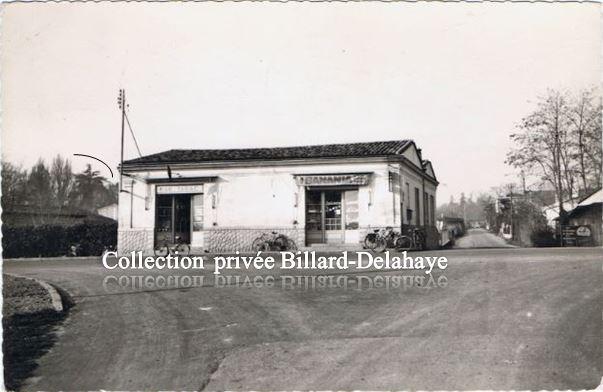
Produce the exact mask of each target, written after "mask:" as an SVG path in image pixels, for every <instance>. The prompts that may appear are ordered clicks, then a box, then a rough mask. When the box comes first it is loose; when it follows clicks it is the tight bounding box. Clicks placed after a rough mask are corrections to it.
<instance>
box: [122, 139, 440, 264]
mask: <svg viewBox="0 0 603 392" xmlns="http://www.w3.org/2000/svg"><path fill="white" fill-rule="evenodd" d="M123 173H124V178H123V189H122V192H120V197H119V239H118V250H119V252H120V253H126V252H131V251H132V250H143V251H148V252H150V251H152V249H153V247H154V244H155V243H156V242H158V241H160V242H162V241H166V240H167V241H173V240H174V237H175V236H180V238H182V239H183V240H184V241H186V242H188V243H190V244H191V247H192V248H193V250H208V251H211V252H219V251H234V250H241V251H244V250H250V247H251V243H252V242H253V239H255V238H256V237H258V236H259V235H260V234H261V233H264V232H270V231H277V232H279V233H283V234H285V235H287V236H289V237H291V238H292V239H294V240H295V241H296V243H297V244H298V246H311V245H312V244H319V243H328V244H359V243H360V242H361V241H362V240H363V238H364V236H365V234H366V233H367V231H368V230H369V229H374V228H381V227H386V226H393V227H396V228H399V227H401V225H414V226H427V227H435V206H436V189H437V185H438V181H437V179H436V176H435V174H434V171H433V167H432V165H431V163H430V162H429V161H427V160H423V159H422V157H421V150H419V149H417V147H416V145H415V143H414V142H413V141H412V140H399V141H388V142H371V143H352V144H331V145H315V146H300V147H284V148H253V149H232V150H170V151H165V152H162V153H158V154H153V155H148V156H144V157H142V158H137V159H133V160H129V161H126V162H124V164H123Z"/></svg>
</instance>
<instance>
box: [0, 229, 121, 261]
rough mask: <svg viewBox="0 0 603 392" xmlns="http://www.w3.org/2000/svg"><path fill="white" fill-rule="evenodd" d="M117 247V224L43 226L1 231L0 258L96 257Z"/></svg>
mask: <svg viewBox="0 0 603 392" xmlns="http://www.w3.org/2000/svg"><path fill="white" fill-rule="evenodd" d="M116 245H117V223H116V222H85V223H81V224H78V225H74V226H60V225H42V226H23V227H7V226H3V227H2V256H3V257H4V258H17V257H56V256H66V255H70V253H72V252H71V249H77V251H76V252H77V256H99V255H101V254H102V253H103V251H104V250H106V249H109V248H110V249H114V248H115V247H116Z"/></svg>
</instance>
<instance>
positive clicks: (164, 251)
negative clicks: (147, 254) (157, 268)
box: [153, 244, 170, 257]
mask: <svg viewBox="0 0 603 392" xmlns="http://www.w3.org/2000/svg"><path fill="white" fill-rule="evenodd" d="M169 252H170V251H169V247H168V245H167V244H158V245H156V246H155V249H153V253H155V256H157V257H159V256H161V257H165V256H167V255H168V253H169Z"/></svg>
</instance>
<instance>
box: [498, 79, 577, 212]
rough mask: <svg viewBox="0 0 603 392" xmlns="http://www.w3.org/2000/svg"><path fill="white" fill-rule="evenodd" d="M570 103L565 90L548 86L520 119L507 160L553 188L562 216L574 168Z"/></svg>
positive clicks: (570, 187) (570, 189)
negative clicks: (570, 137)
mask: <svg viewBox="0 0 603 392" xmlns="http://www.w3.org/2000/svg"><path fill="white" fill-rule="evenodd" d="M568 110H569V107H568V102H567V98H566V96H565V95H564V94H562V93H560V92H557V91H552V90H550V91H549V92H548V94H547V95H546V96H545V97H543V98H542V99H541V101H540V102H539V104H538V107H537V108H536V110H535V111H534V112H533V113H531V114H530V115H528V116H527V117H525V118H524V119H522V120H521V123H520V124H519V125H518V127H517V128H518V131H519V132H517V133H513V134H511V140H513V142H514V143H515V148H514V149H513V150H511V151H510V152H509V153H508V154H507V160H506V162H507V163H508V164H510V165H511V166H514V167H516V168H518V169H523V170H524V171H525V172H526V173H527V174H532V175H535V176H537V177H539V178H540V179H541V180H543V181H545V182H547V183H549V184H550V185H551V186H552V187H553V189H554V190H555V194H556V198H557V200H558V203H559V216H560V217H561V219H563V218H564V216H565V210H564V208H563V200H564V199H565V198H566V197H571V196H572V191H573V172H572V170H573V169H572V160H571V150H570V145H569V142H568V137H569V136H568V116H567V113H568Z"/></svg>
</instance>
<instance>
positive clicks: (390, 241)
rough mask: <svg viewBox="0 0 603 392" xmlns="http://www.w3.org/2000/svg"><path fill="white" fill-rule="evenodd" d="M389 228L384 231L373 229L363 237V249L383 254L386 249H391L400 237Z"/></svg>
mask: <svg viewBox="0 0 603 392" xmlns="http://www.w3.org/2000/svg"><path fill="white" fill-rule="evenodd" d="M400 236H401V235H400V233H398V232H396V231H395V230H394V229H393V228H392V227H391V226H388V227H386V228H385V229H375V230H374V231H373V233H368V234H367V235H366V237H364V247H365V248H366V249H370V250H372V251H375V252H379V253H380V252H383V251H385V249H387V248H393V247H394V246H395V244H396V242H397V240H398V238H399V237H400Z"/></svg>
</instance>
